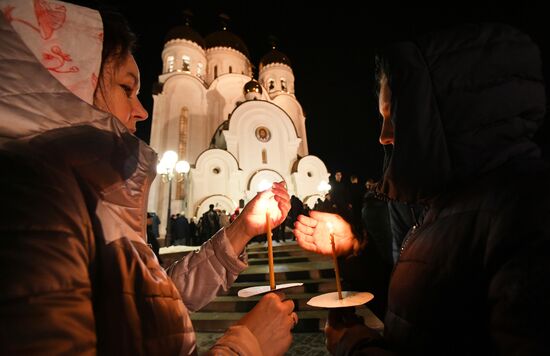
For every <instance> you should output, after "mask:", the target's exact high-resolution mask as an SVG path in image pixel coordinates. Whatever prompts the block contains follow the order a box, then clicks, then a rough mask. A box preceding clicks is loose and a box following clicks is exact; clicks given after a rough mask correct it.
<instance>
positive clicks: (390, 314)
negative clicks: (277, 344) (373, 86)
mask: <svg viewBox="0 0 550 356" xmlns="http://www.w3.org/2000/svg"><path fill="white" fill-rule="evenodd" d="M378 67H379V71H378V72H379V83H380V94H379V109H380V112H381V114H382V116H383V125H382V132H381V136H380V142H381V143H382V144H391V145H393V154H392V156H391V160H390V162H389V163H388V166H387V168H386V170H385V172H384V175H383V178H382V182H381V184H380V185H379V187H378V190H379V193H380V194H382V195H384V196H385V197H386V198H387V199H388V200H391V201H398V202H402V203H415V204H421V205H423V206H425V207H426V212H425V215H424V218H423V220H422V222H421V223H420V224H419V225H418V226H415V227H414V228H413V229H411V231H409V233H408V234H407V236H406V237H405V241H404V242H403V245H402V248H401V251H400V255H399V258H398V261H397V263H396V265H395V267H394V270H393V273H392V277H391V281H390V287H389V292H388V309H387V312H386V316H385V321H384V332H383V336H381V335H379V334H377V333H376V332H374V331H373V330H371V329H369V328H368V327H367V326H365V325H363V324H362V323H360V322H357V323H349V322H348V323H342V319H341V318H339V317H338V316H339V314H345V313H341V312H331V313H330V315H329V323H328V324H327V325H326V327H325V332H326V336H327V347H328V348H329V350H330V351H331V352H332V353H333V354H336V355H389V354H418V355H434V354H437V355H474V354H475V355H497V354H498V355H548V354H550V343H549V342H548V335H550V323H549V322H548V318H549V316H550V279H549V278H548V275H549V272H550V224H549V223H548V221H550V184H549V182H550V170H549V167H548V164H547V163H546V162H545V161H544V160H543V158H542V155H541V151H540V149H539V147H538V146H537V145H536V144H535V142H534V141H533V136H534V135H535V133H536V131H537V130H538V129H539V127H540V126H541V124H542V120H543V117H544V115H545V109H546V99H545V98H546V94H545V87H544V80H543V71H542V64H541V55H540V52H539V48H538V46H537V45H536V44H535V43H534V42H533V41H532V40H531V39H530V38H529V36H527V35H526V34H524V33H522V32H521V31H519V30H517V29H515V28H513V27H510V26H508V25H504V24H468V25H461V26H457V27H453V28H450V29H446V30H444V31H440V32H437V33H431V34H428V35H424V36H420V37H418V38H417V39H416V40H414V41H409V42H401V43H396V44H393V45H390V46H388V47H387V48H386V49H385V50H384V51H383V52H381V55H380V56H379V60H378ZM327 222H331V223H332V224H333V229H334V230H333V233H334V236H335V240H336V249H337V253H338V254H339V255H346V254H349V253H350V252H352V251H354V249H357V248H358V244H357V239H356V238H355V236H354V235H353V232H352V230H351V229H350V227H349V224H347V223H346V222H345V221H344V220H343V219H341V218H340V217H339V216H338V215H335V214H328V213H321V212H311V213H310V217H306V216H300V217H299V220H298V222H297V223H296V225H295V235H296V237H297V240H298V242H299V244H300V245H301V246H302V247H303V248H305V249H307V250H311V251H315V252H318V253H322V254H330V253H331V246H330V243H329V241H330V239H329V237H328V229H327V225H326V223H327ZM375 298H376V296H375ZM347 320H352V318H349V315H348V317H347Z"/></svg>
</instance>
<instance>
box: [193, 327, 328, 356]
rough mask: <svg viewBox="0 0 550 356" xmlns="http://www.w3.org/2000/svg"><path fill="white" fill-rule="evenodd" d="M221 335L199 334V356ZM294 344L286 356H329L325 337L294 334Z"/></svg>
mask: <svg viewBox="0 0 550 356" xmlns="http://www.w3.org/2000/svg"><path fill="white" fill-rule="evenodd" d="M221 335H222V334H221V333H197V345H198V348H199V355H201V354H202V353H204V352H206V351H207V350H208V349H209V348H210V347H211V346H212V345H213V344H214V343H215V342H216V340H217V339H218V338H219V337H220V336H221ZM293 337H294V338H293V342H292V345H291V346H290V349H289V350H288V352H287V353H286V354H285V355H286V356H329V355H330V353H329V352H328V351H327V349H326V348H325V335H324V334H323V333H321V332H318V333H294V335H293Z"/></svg>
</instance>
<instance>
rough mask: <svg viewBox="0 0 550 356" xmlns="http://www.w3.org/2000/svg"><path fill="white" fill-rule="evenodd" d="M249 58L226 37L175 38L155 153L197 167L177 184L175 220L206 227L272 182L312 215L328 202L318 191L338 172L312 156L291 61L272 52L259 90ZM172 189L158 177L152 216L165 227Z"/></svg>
mask: <svg viewBox="0 0 550 356" xmlns="http://www.w3.org/2000/svg"><path fill="white" fill-rule="evenodd" d="M249 57H250V56H249V53H248V49H247V47H246V45H245V44H244V42H243V41H242V40H241V39H240V38H239V37H238V36H236V35H235V34H233V33H231V32H229V31H227V30H225V29H224V30H222V31H218V32H215V33H212V34H210V35H208V36H207V37H205V38H204V39H203V38H202V37H201V36H200V35H199V34H198V33H197V32H196V31H194V30H193V29H192V28H191V27H190V26H188V25H183V26H178V27H175V28H173V29H172V30H170V31H169V33H168V35H167V37H166V40H165V44H164V50H163V52H162V62H163V71H162V74H160V75H159V78H158V85H157V87H156V88H155V90H154V93H153V97H154V107H153V115H152V127H151V139H150V145H151V146H152V147H153V148H154V149H155V150H156V151H157V152H158V153H159V158H160V156H162V154H163V152H165V151H167V150H172V151H175V152H176V153H177V154H178V157H179V159H180V160H186V161H188V162H189V164H190V166H191V169H190V171H189V173H187V174H186V175H185V176H184V177H182V178H183V180H180V181H178V179H173V180H172V182H171V183H170V184H173V186H172V188H171V189H170V190H171V194H172V196H171V199H170V204H171V205H170V207H171V209H170V210H171V213H172V214H174V213H180V212H183V213H185V216H186V217H187V218H192V217H197V218H199V217H200V216H201V215H202V214H203V213H204V212H205V211H206V210H208V207H209V205H210V204H214V206H215V207H216V209H220V210H225V211H226V212H228V213H232V212H233V211H234V210H235V209H236V208H238V207H242V206H243V204H246V202H248V201H249V200H250V199H252V198H253V197H254V195H255V194H256V192H257V191H258V189H259V185H260V183H262V182H263V183H264V184H265V182H264V181H267V182H269V183H270V182H274V181H285V182H286V185H287V188H288V191H289V193H290V194H291V195H296V196H297V197H298V198H300V199H301V200H302V201H303V202H305V203H307V204H309V205H310V206H313V204H314V203H315V202H316V200H317V198H323V197H324V193H325V192H323V191H320V190H319V189H320V186H321V185H322V184H323V183H322V182H328V177H329V173H328V172H327V169H326V166H325V164H324V163H323V162H322V161H321V160H320V159H319V158H318V157H316V156H313V155H310V154H309V152H308V145H307V133H306V124H305V121H306V118H305V116H304V113H303V110H302V107H301V105H300V103H299V102H298V100H297V99H296V96H295V94H294V73H293V71H292V67H291V65H290V61H289V59H288V58H287V56H286V55H285V54H283V53H281V52H280V51H278V50H276V49H273V50H271V51H270V52H269V53H267V54H266V55H265V56H263V58H262V59H261V61H260V63H259V66H258V68H259V73H258V81H256V80H254V79H253V78H252V76H253V73H252V64H251V62H250V60H249ZM167 184H168V182H163V180H162V179H160V177H157V178H156V179H155V181H154V182H153V185H152V187H151V191H150V194H149V206H148V210H149V211H153V212H156V213H157V214H158V215H159V217H160V219H161V222H162V224H163V225H164V224H165V222H166V221H167V212H168V202H169V200H168V194H169V187H168V185H167ZM162 230H163V232H164V230H165V229H164V228H163V229H162Z"/></svg>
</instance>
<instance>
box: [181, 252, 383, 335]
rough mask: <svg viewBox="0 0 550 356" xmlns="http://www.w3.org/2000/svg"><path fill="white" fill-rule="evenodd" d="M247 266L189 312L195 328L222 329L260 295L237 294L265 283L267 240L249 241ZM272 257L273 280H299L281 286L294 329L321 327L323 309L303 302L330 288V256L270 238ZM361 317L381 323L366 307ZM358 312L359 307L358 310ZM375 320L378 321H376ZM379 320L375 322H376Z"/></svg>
mask: <svg viewBox="0 0 550 356" xmlns="http://www.w3.org/2000/svg"><path fill="white" fill-rule="evenodd" d="M247 252H248V263H249V267H248V268H247V269H246V270H245V271H243V272H242V273H241V275H240V276H239V277H238V278H237V280H236V281H235V283H234V284H233V286H232V287H231V289H230V290H229V291H228V292H227V294H225V295H220V296H218V297H216V298H215V299H214V300H213V301H212V302H211V303H210V304H208V305H207V306H206V307H204V308H203V309H201V310H200V311H199V312H195V313H192V314H191V320H192V321H193V325H194V327H195V330H196V331H197V332H198V333H200V332H207V333H219V332H223V331H224V330H226V329H227V328H228V327H229V326H231V325H232V324H233V323H234V322H235V321H237V320H239V319H240V318H241V317H242V316H243V315H244V314H245V313H246V312H248V311H249V310H250V309H252V308H253V307H254V305H256V303H257V302H258V300H260V298H261V297H262V295H258V296H253V297H249V298H240V297H238V296H237V292H238V291H239V290H240V289H243V288H247V287H251V286H258V285H269V267H268V262H267V244H265V243H262V244H259V243H252V244H250V245H249V246H248V247H247ZM273 258H274V268H275V282H276V284H283V283H291V282H302V283H303V285H302V286H298V287H292V288H288V289H284V290H282V292H284V293H285V294H286V296H287V298H289V299H292V300H293V301H294V304H295V311H296V312H297V314H298V317H299V322H298V325H296V327H295V328H294V329H293V332H294V333H311V332H319V331H322V330H323V328H324V325H325V321H326V317H327V310H325V309H320V308H315V307H311V306H309V305H307V301H308V300H309V299H311V298H312V297H314V296H316V295H319V294H323V293H328V292H334V291H335V290H336V282H335V279H334V269H333V265H332V259H331V258H330V257H326V256H320V255H317V254H313V253H310V252H307V251H304V250H302V249H301V248H300V247H299V246H298V245H297V244H296V243H295V242H286V243H280V244H277V243H275V242H274V246H273ZM362 309H364V310H362V312H360V313H362V314H363V316H364V317H365V320H367V319H369V320H371V319H372V320H373V322H374V323H375V324H376V325H377V327H376V328H378V329H380V328H381V323H379V320H378V319H376V317H375V316H374V315H373V314H372V313H371V312H370V310H368V309H367V308H362ZM358 312H359V311H358ZM377 320H378V321H377ZM378 324H379V325H378Z"/></svg>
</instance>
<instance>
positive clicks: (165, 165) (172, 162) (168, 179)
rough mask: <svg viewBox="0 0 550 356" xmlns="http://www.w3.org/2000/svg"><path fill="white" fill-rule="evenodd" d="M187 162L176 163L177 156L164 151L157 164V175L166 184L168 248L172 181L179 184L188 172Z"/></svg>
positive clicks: (170, 227) (167, 241)
mask: <svg viewBox="0 0 550 356" xmlns="http://www.w3.org/2000/svg"><path fill="white" fill-rule="evenodd" d="M190 168H191V167H190V166H189V162H187V161H178V154H177V153H176V152H174V151H166V152H164V154H163V155H162V158H161V159H160V162H159V164H157V174H160V176H161V177H162V182H163V183H168V212H167V217H166V237H165V240H164V241H165V243H164V244H165V246H170V238H171V232H172V224H171V223H170V215H171V212H170V208H171V205H172V180H173V179H174V178H176V181H178V182H181V181H182V180H183V175H184V174H186V173H187V172H189V169H190Z"/></svg>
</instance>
